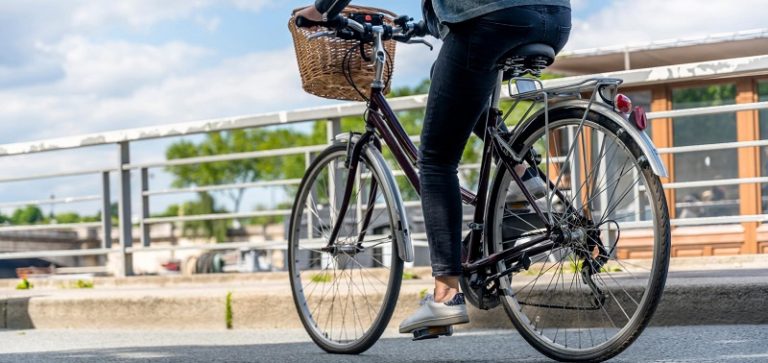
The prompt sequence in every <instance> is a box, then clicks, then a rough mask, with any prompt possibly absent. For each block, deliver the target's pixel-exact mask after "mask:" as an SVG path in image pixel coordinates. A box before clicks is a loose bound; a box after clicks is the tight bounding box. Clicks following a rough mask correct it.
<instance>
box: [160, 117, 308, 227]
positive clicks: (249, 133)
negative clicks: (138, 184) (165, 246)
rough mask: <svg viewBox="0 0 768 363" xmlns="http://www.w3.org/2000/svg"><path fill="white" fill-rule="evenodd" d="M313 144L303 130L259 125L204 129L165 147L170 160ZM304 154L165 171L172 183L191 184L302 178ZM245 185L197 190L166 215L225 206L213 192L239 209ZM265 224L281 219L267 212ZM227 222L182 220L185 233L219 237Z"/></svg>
mask: <svg viewBox="0 0 768 363" xmlns="http://www.w3.org/2000/svg"><path fill="white" fill-rule="evenodd" d="M309 144H311V137H310V136H309V135H307V134H305V133H301V132H298V131H294V130H290V129H285V128H275V127H272V128H263V129H251V130H233V131H222V132H213V133H210V134H207V135H206V137H205V139H203V140H202V141H200V142H199V143H194V142H191V141H188V140H181V141H179V142H176V143H174V144H172V145H171V146H170V147H169V148H168V150H166V157H167V158H168V159H169V160H170V159H180V158H192V157H201V156H211V155H220V154H231V153H243V152H253V151H259V150H272V149H280V148H287V147H296V146H303V145H309ZM304 169H305V161H304V156H303V155H288V156H279V157H273V158H258V159H244V160H231V161H222V162H213V163H200V164H191V165H179V166H169V167H168V168H167V169H166V170H167V171H168V172H169V173H171V175H173V177H174V180H173V183H172V184H173V186H175V187H190V186H206V185H220V184H240V183H249V182H254V181H257V180H273V179H281V178H301V176H302V175H303V174H304ZM286 189H287V190H286V191H287V192H288V193H289V194H293V193H295V190H292V189H295V187H293V188H292V189H291V188H286ZM244 193H245V188H240V189H229V190H221V191H215V192H212V193H199V194H198V199H197V200H196V201H192V202H186V203H184V204H183V205H181V206H172V207H169V209H168V210H166V211H165V212H164V213H163V214H164V215H166V216H171V215H178V214H179V213H181V212H183V214H184V215H193V214H207V213H225V212H227V210H226V209H225V208H224V207H221V206H219V205H217V204H216V202H215V197H216V196H222V197H225V198H227V199H228V200H229V201H230V202H231V203H232V205H233V209H234V211H235V212H238V211H239V210H240V206H241V202H242V199H243V195H244ZM259 221H261V222H265V223H268V222H270V221H272V222H279V221H281V219H280V217H274V218H271V217H265V219H261V220H259ZM228 226H229V222H227V221H201V222H185V223H184V233H185V234H186V235H202V236H206V237H215V238H216V239H217V240H218V241H223V240H225V239H226V230H227V227H228Z"/></svg>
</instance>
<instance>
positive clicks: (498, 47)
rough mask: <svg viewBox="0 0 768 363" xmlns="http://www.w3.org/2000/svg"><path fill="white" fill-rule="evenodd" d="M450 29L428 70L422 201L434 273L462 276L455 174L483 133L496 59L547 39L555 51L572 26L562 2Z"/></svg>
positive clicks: (505, 12) (504, 12) (516, 9)
mask: <svg viewBox="0 0 768 363" xmlns="http://www.w3.org/2000/svg"><path fill="white" fill-rule="evenodd" d="M449 28H450V29H451V31H450V33H449V34H448V36H447V37H446V38H445V39H444V42H443V47H442V49H441V50H440V54H439V56H438V58H437V61H436V62H435V66H434V69H433V74H432V85H431V87H430V89H429V101H428V102H427V110H426V115H425V118H424V127H423V129H422V131H421V146H420V148H419V174H420V176H421V201H422V210H423V213H424V223H425V226H426V232H427V240H428V242H429V251H430V258H431V261H432V275H433V276H459V275H461V240H462V235H461V230H462V206H461V194H460V192H459V179H458V175H457V171H458V166H459V161H460V160H461V155H462V152H463V150H464V146H465V145H466V143H467V139H469V135H470V133H471V132H472V130H473V128H474V129H476V133H478V132H479V135H482V133H483V130H484V127H485V123H484V121H485V120H478V119H479V118H480V117H481V115H482V114H484V111H485V109H486V108H487V107H488V104H489V98H490V97H491V93H492V91H493V87H494V86H495V85H496V80H497V76H498V70H497V64H498V63H499V62H500V61H502V59H500V58H501V57H502V56H503V55H504V54H505V53H506V52H508V51H510V50H512V49H513V48H516V47H518V46H520V45H524V44H528V43H545V44H549V45H550V46H552V47H553V48H555V51H560V50H561V49H562V48H563V46H564V45H565V43H566V41H567V40H568V35H569V33H570V30H571V11H570V9H568V8H565V7H560V6H538V5H537V6H519V7H513V8H509V9H504V10H500V11H497V12H493V13H490V14H487V15H484V16H481V17H479V18H475V19H472V20H469V21H466V22H462V23H456V24H451V25H449ZM478 121H479V122H478ZM476 125H477V127H475V126H476ZM481 137H482V136H481Z"/></svg>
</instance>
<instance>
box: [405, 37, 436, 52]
mask: <svg viewBox="0 0 768 363" xmlns="http://www.w3.org/2000/svg"><path fill="white" fill-rule="evenodd" d="M406 43H407V44H424V45H426V46H428V47H429V50H430V51H432V50H435V47H433V46H432V44H431V43H430V42H428V41H426V40H424V39H422V38H416V39H409V40H408V41H407V42H406Z"/></svg>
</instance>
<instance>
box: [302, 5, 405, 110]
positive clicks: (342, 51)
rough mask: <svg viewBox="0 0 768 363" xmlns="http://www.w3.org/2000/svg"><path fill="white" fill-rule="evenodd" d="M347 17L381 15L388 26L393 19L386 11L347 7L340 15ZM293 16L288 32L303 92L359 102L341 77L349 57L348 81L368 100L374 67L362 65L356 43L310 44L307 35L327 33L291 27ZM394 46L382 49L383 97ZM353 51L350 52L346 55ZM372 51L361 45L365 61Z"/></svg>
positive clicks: (323, 40)
mask: <svg viewBox="0 0 768 363" xmlns="http://www.w3.org/2000/svg"><path fill="white" fill-rule="evenodd" d="M298 10H300V9H296V10H294V11H293V13H294V14H295V13H296V12H297V11H298ZM350 13H370V14H379V13H380V14H384V15H385V16H384V19H385V20H384V21H385V22H386V23H388V24H390V25H392V22H393V20H394V18H395V14H393V13H391V12H389V11H387V10H382V9H378V8H372V7H364V6H348V7H346V8H345V9H344V11H343V12H342V14H343V15H348V14H350ZM294 16H295V15H294ZM294 16H291V19H290V21H289V22H288V28H289V29H290V30H291V35H292V36H293V45H294V46H295V48H296V59H297V61H298V63H299V72H300V73H301V83H302V87H303V88H304V90H305V91H307V92H309V93H311V94H313V95H316V96H320V97H325V98H331V99H337V100H351V101H363V98H362V97H360V94H358V93H357V91H355V88H354V87H353V86H352V85H350V83H349V81H347V78H346V77H345V75H344V71H343V68H342V65H343V63H344V58H345V57H346V56H347V55H348V54H349V56H350V59H349V60H348V63H347V64H348V65H349V70H350V72H349V73H350V75H351V79H352V81H353V82H354V84H355V85H357V88H358V90H360V91H361V92H362V93H363V94H364V95H365V96H366V97H369V96H370V91H371V83H372V82H373V78H374V67H373V63H371V62H368V61H365V60H364V59H363V58H362V56H361V55H360V45H359V41H356V40H343V39H339V38H336V37H320V38H316V39H312V40H310V39H308V37H309V36H310V35H312V34H314V33H316V32H318V31H327V29H325V28H320V27H315V28H299V27H297V26H296V24H295V23H294ZM396 44H397V42H395V41H393V40H388V41H385V42H384V49H386V51H387V53H389V56H388V59H387V65H386V67H385V69H384V82H385V87H384V94H387V93H388V92H389V86H390V82H391V75H392V70H393V69H394V59H395V48H396V47H395V45H396ZM353 47H354V50H352V51H350V49H351V48H353ZM372 48H373V46H372V45H371V44H366V45H365V52H366V54H367V55H368V56H369V57H370V56H372V54H371V53H372Z"/></svg>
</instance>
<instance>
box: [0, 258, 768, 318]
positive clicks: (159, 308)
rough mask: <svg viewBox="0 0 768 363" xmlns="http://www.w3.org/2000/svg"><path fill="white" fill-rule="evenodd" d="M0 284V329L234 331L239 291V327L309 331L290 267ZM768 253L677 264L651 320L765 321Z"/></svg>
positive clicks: (404, 309) (416, 285)
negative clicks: (90, 283)
mask: <svg viewBox="0 0 768 363" xmlns="http://www.w3.org/2000/svg"><path fill="white" fill-rule="evenodd" d="M413 272H414V273H415V274H416V275H417V276H419V277H420V278H419V279H415V280H406V281H404V282H403V287H402V289H401V293H400V299H399V302H398V306H397V309H396V311H395V315H394V317H393V319H392V326H391V327H393V326H396V325H397V324H398V323H399V322H400V321H401V320H402V319H403V318H405V317H406V316H408V315H409V314H410V313H411V312H412V311H413V310H414V309H415V308H416V307H417V306H418V300H419V292H420V291H421V290H423V289H429V288H430V287H431V285H432V283H433V281H432V278H431V277H430V274H429V269H428V268H419V269H415V270H413ZM16 282H17V281H16V280H14V281H2V282H1V283H0V285H2V287H0V308H1V309H2V311H3V314H1V315H0V318H1V319H2V321H0V327H5V328H10V329H28V328H38V329H58V328H75V329H222V330H223V329H226V320H225V309H226V296H227V294H228V293H230V292H231V293H232V299H231V308H232V310H233V312H234V317H233V325H234V328H235V329H277V328H279V329H293V328H301V324H300V322H299V319H298V317H297V314H296V311H295V308H294V304H293V300H292V298H291V292H290V285H289V282H288V278H287V276H286V273H262V274H223V275H209V276H173V277H167V276H166V277H131V278H122V279H120V278H96V279H95V280H94V285H95V288H93V289H62V288H60V287H58V286H59V285H60V284H61V281H51V280H46V281H34V282H33V283H35V284H36V287H35V288H33V289H30V290H15V289H13V288H12V287H11V286H15V283H16ZM766 298H768V256H741V257H739V258H736V257H733V258H731V257H729V258H707V259H677V260H674V262H673V265H672V268H671V272H670V276H669V279H668V282H667V289H666V290H665V294H664V299H663V301H662V304H661V305H660V307H659V310H658V312H657V313H656V315H655V317H654V320H653V321H652V324H653V325H665V326H667V325H700V324H766V323H768V309H765V301H766ZM471 320H472V323H471V324H469V325H468V326H467V327H466V328H469V329H482V328H508V327H510V326H511V324H510V323H509V319H508V318H507V317H506V315H505V313H504V311H503V309H502V308H497V309H495V310H491V311H478V310H475V309H472V310H471Z"/></svg>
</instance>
